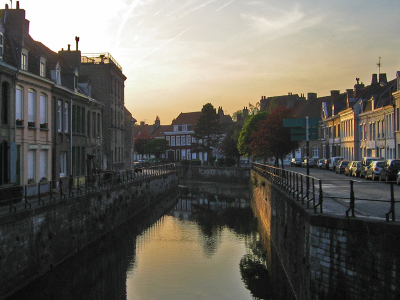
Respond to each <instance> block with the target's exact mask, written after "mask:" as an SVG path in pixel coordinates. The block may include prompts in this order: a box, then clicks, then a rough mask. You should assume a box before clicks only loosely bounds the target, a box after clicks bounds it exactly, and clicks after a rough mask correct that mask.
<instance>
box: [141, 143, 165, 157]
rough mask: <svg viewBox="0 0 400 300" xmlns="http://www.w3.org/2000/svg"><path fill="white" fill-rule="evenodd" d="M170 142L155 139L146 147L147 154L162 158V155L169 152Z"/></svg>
mask: <svg viewBox="0 0 400 300" xmlns="http://www.w3.org/2000/svg"><path fill="white" fill-rule="evenodd" d="M167 147H168V141H167V140H166V139H153V140H151V141H149V142H148V143H147V144H146V145H144V149H145V152H146V153H148V154H152V155H154V156H155V157H156V158H159V157H160V154H161V153H164V152H165V151H167Z"/></svg>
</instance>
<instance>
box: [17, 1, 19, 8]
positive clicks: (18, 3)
mask: <svg viewBox="0 0 400 300" xmlns="http://www.w3.org/2000/svg"><path fill="white" fill-rule="evenodd" d="M17 9H19V1H17Z"/></svg>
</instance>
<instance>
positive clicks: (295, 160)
mask: <svg viewBox="0 0 400 300" xmlns="http://www.w3.org/2000/svg"><path fill="white" fill-rule="evenodd" d="M302 162H303V160H302V159H301V158H297V157H295V158H292V160H291V161H290V166H291V167H301V163H302Z"/></svg>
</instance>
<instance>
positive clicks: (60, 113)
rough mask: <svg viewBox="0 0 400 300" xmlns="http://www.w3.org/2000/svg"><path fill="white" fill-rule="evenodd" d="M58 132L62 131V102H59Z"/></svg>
mask: <svg viewBox="0 0 400 300" xmlns="http://www.w3.org/2000/svg"><path fill="white" fill-rule="evenodd" d="M57 131H58V132H61V131H62V105H61V101H58V102H57Z"/></svg>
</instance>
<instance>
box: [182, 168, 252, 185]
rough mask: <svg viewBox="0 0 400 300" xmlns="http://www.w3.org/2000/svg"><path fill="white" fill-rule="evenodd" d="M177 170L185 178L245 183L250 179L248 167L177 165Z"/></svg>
mask: <svg viewBox="0 0 400 300" xmlns="http://www.w3.org/2000/svg"><path fill="white" fill-rule="evenodd" d="M178 171H179V177H180V178H185V179H186V180H196V181H211V182H221V183H240V184H246V183H247V182H248V181H249V179H250V169H249V168H235V167H232V168H228V167H201V166H179V167H178Z"/></svg>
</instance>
